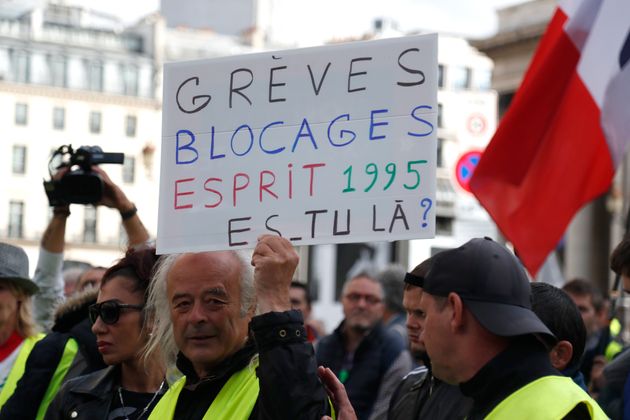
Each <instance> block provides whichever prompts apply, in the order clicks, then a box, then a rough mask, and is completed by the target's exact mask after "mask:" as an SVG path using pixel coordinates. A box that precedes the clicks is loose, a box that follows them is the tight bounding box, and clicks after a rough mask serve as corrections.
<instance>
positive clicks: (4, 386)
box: [0, 243, 43, 408]
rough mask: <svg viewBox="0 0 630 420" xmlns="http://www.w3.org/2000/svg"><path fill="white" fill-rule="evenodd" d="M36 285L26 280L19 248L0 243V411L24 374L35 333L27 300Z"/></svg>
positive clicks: (38, 336)
mask: <svg viewBox="0 0 630 420" xmlns="http://www.w3.org/2000/svg"><path fill="white" fill-rule="evenodd" d="M36 292H37V285H36V284H35V283H33V282H32V281H31V280H30V279H29V277H28V257H27V256H26V253H25V252H24V250H23V249H22V248H18V247H16V246H13V245H9V244H5V243H0V408H2V406H3V405H4V403H5V402H6V401H7V399H8V398H9V397H10V396H11V394H12V393H13V391H14V389H15V385H16V384H17V382H18V381H19V380H20V378H21V377H22V374H23V373H24V364H25V362H26V359H27V357H28V354H29V353H30V351H31V349H32V348H33V346H34V345H35V343H36V342H37V341H38V340H40V339H41V338H42V337H43V335H41V334H37V332H36V327H35V322H34V321H33V315H32V313H33V308H32V301H31V297H32V296H33V294H35V293H36Z"/></svg>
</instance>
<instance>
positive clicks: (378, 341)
mask: <svg viewBox="0 0 630 420" xmlns="http://www.w3.org/2000/svg"><path fill="white" fill-rule="evenodd" d="M343 326H344V323H343V322H342V323H341V324H340V325H339V327H337V329H335V331H334V332H333V333H332V334H330V335H328V336H326V337H324V338H322V339H321V340H320V341H319V343H318V344H317V362H318V363H319V364H320V365H323V366H326V367H328V368H330V369H331V370H332V371H333V372H334V373H335V375H337V376H339V372H340V371H341V369H342V366H343V363H344V358H345V357H347V354H346V350H345V345H344V337H343V332H342V331H343ZM403 351H404V342H403V340H402V338H401V337H400V335H398V334H396V333H394V332H392V331H388V330H386V329H385V328H384V327H383V325H382V324H380V323H379V324H377V325H376V326H375V327H374V328H373V329H372V331H370V333H369V334H368V335H367V336H366V337H365V338H364V339H363V340H361V343H360V344H359V346H358V347H357V349H356V350H355V352H354V356H353V362H352V368H351V369H350V372H349V373H348V378H347V380H345V382H344V386H345V387H346V391H347V392H348V398H349V399H350V402H351V403H352V407H354V410H355V412H356V414H357V418H358V419H359V420H363V419H367V418H369V417H370V414H371V412H372V408H373V405H374V402H375V401H376V399H377V395H378V391H379V386H380V385H381V380H382V378H383V376H384V375H385V372H387V370H388V369H389V367H390V366H391V365H392V363H393V362H394V360H396V358H397V357H398V356H399V355H400V354H401V353H402V352H403Z"/></svg>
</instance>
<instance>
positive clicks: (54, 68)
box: [48, 56, 68, 87]
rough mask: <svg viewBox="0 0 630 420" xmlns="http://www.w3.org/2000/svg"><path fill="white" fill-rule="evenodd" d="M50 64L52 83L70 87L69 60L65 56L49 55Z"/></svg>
mask: <svg viewBox="0 0 630 420" xmlns="http://www.w3.org/2000/svg"><path fill="white" fill-rule="evenodd" d="M48 65H49V66H50V84H51V85H53V86H58V87H68V78H67V75H68V62H67V60H66V58H65V57H60V56H48Z"/></svg>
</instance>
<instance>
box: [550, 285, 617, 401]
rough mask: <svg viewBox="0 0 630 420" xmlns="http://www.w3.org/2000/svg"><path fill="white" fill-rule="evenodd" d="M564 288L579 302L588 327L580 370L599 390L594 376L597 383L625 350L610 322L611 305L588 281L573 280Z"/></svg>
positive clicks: (595, 389) (594, 387)
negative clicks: (607, 364) (602, 371)
mask: <svg viewBox="0 0 630 420" xmlns="http://www.w3.org/2000/svg"><path fill="white" fill-rule="evenodd" d="M562 290H564V291H565V292H566V293H567V294H568V295H569V297H570V298H571V299H572V300H573V302H575V304H576V305H577V307H578V309H579V310H580V314H581V315H582V320H583V321H584V325H585V326H586V349H585V351H584V357H583V359H582V366H581V367H580V371H581V372H582V374H583V375H584V381H585V382H586V384H587V385H589V386H590V388H591V390H592V391H594V392H597V391H598V390H597V388H598V387H597V386H593V384H592V383H591V382H592V379H595V383H597V379H599V376H600V375H601V369H602V367H603V365H605V364H606V363H607V362H608V361H610V360H612V358H613V357H614V356H615V355H616V354H617V353H619V351H620V350H621V345H620V344H619V343H617V342H616V341H614V340H613V337H612V335H611V331H610V327H609V322H607V321H608V306H607V305H606V304H605V299H604V296H603V295H602V293H601V292H600V291H599V289H597V287H596V286H595V285H593V284H592V283H590V282H588V281H586V280H583V279H573V280H571V281H569V282H567V283H566V284H565V285H564V286H562ZM594 367H595V369H593V368H594ZM593 374H594V375H593Z"/></svg>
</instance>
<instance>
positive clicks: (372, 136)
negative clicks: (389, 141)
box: [370, 109, 389, 140]
mask: <svg viewBox="0 0 630 420" xmlns="http://www.w3.org/2000/svg"><path fill="white" fill-rule="evenodd" d="M388 111H389V110H388V109H375V110H373V111H372V112H370V140H381V139H384V138H385V135H381V136H374V127H378V126H379V125H389V123H388V122H387V121H383V122H377V123H375V122H374V114H385V113H386V112H388Z"/></svg>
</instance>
